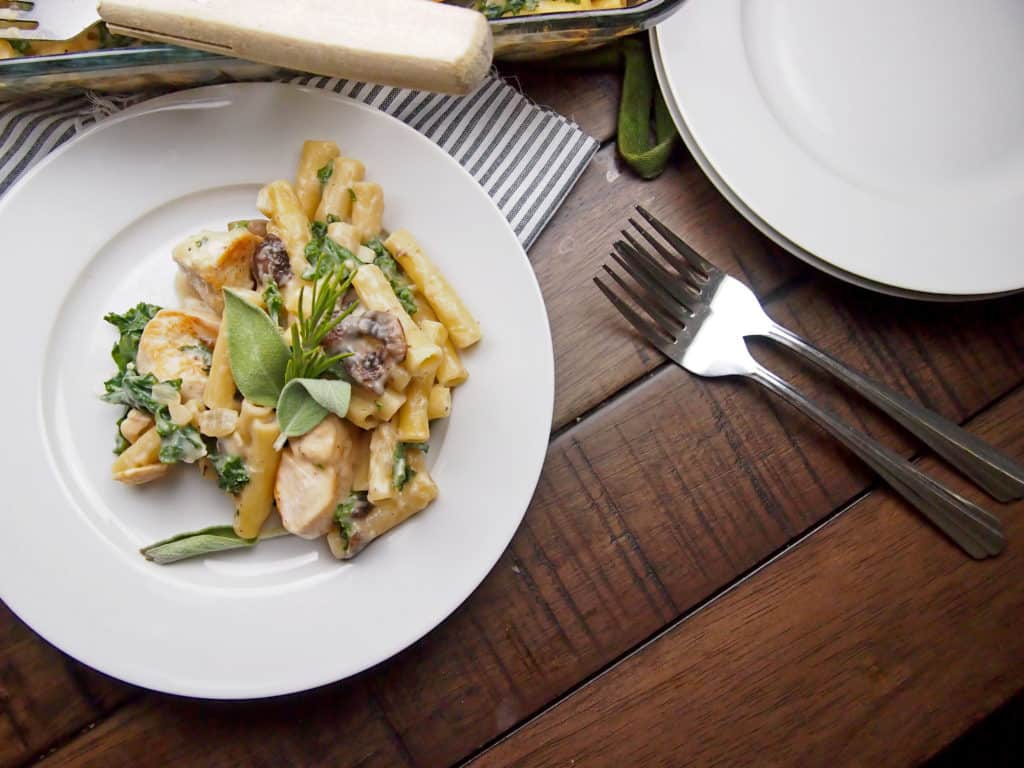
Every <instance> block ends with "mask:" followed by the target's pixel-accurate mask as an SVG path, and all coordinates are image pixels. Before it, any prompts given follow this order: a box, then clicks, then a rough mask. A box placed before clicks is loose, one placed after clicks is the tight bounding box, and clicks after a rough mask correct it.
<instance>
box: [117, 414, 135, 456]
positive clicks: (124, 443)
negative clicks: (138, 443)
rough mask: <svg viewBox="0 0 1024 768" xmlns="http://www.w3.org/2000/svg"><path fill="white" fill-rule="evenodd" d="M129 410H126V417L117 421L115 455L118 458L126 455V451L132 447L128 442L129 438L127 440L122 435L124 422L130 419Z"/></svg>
mask: <svg viewBox="0 0 1024 768" xmlns="http://www.w3.org/2000/svg"><path fill="white" fill-rule="evenodd" d="M128 410H129V409H128V408H125V410H124V415H123V416H122V417H121V418H120V419H118V420H117V427H116V428H115V430H114V431H115V435H114V453H115V454H116V455H118V456H120V455H121V454H122V453H124V452H125V449H127V448H128V446H129V445H131V443H129V442H128V440H127V438H125V436H124V435H122V434H121V424H123V423H124V420H125V419H126V418H128Z"/></svg>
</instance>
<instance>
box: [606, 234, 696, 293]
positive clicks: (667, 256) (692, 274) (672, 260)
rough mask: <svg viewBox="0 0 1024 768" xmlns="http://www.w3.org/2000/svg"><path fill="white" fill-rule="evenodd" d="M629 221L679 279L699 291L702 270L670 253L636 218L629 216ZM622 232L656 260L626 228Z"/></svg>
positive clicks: (639, 248) (638, 247)
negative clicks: (670, 266) (669, 265)
mask: <svg viewBox="0 0 1024 768" xmlns="http://www.w3.org/2000/svg"><path fill="white" fill-rule="evenodd" d="M629 223H630V224H632V225H633V227H634V228H635V229H636V231H637V232H639V233H640V234H641V235H643V237H644V240H646V241H647V242H648V243H649V244H650V245H651V246H652V247H653V248H654V249H655V250H656V251H657V252H658V254H659V255H660V256H661V258H663V259H664V260H665V261H667V262H668V263H669V264H671V265H672V267H673V268H674V269H675V271H676V272H677V273H678V274H679V277H680V278H681V279H683V280H685V281H686V282H687V283H689V284H690V285H691V286H692V287H693V290H694V291H696V292H697V293H700V287H701V284H702V283H703V281H704V279H705V278H704V274H703V273H702V272H700V271H698V270H696V269H694V267H693V265H692V264H690V263H689V262H688V261H686V260H685V259H681V258H679V256H677V255H676V254H674V253H672V252H671V251H669V250H668V249H667V248H666V247H665V246H664V245H662V244H661V243H659V242H658V241H657V240H656V239H655V238H654V235H652V234H651V233H650V232H648V231H647V230H646V229H644V228H643V227H642V226H640V224H638V223H637V221H636V219H634V218H632V217H630V219H629ZM622 234H623V235H624V236H625V238H626V239H627V240H629V242H630V244H632V246H633V247H634V248H636V249H637V250H638V251H641V252H642V253H644V254H646V255H647V256H649V257H650V258H651V260H652V261H657V259H655V258H654V256H652V255H651V254H650V252H649V251H648V250H647V249H646V248H644V247H643V246H642V245H640V243H639V242H638V241H637V239H636V238H635V237H633V235H632V234H630V233H629V231H628V230H625V229H624V230H622Z"/></svg>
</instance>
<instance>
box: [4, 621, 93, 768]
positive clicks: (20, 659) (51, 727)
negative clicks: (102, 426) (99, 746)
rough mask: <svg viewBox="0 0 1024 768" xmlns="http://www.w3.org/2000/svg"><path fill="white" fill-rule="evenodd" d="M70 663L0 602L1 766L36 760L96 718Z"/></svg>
mask: <svg viewBox="0 0 1024 768" xmlns="http://www.w3.org/2000/svg"><path fill="white" fill-rule="evenodd" d="M69 663H73V662H70V660H68V659H66V657H65V656H64V655H63V654H62V653H60V652H59V651H57V650H56V649H55V648H53V647H52V646H50V645H49V644H48V643H45V642H43V641H42V640H41V639H40V638H39V637H38V636H37V635H36V634H35V633H34V632H32V630H30V629H29V628H28V627H26V626H25V625H24V624H22V623H21V621H20V620H19V619H18V618H17V617H16V616H15V615H14V614H13V613H11V611H10V610H9V609H8V608H7V607H6V606H5V605H3V604H2V603H0V766H3V767H4V768H6V766H13V765H17V764H19V763H21V762H23V761H26V760H28V759H30V758H32V757H34V756H35V755H37V754H38V753H40V752H41V751H43V750H44V749H45V748H46V747H47V746H48V745H49V744H51V743H53V742H55V741H57V740H58V739H61V738H64V737H66V736H69V735H71V734H72V733H74V732H75V731H77V730H78V729H79V728H81V727H82V726H83V725H85V724H86V723H88V722H89V721H90V720H92V719H93V718H94V717H95V716H96V715H97V710H96V709H95V708H94V706H93V705H92V703H91V702H90V701H89V699H88V698H87V697H86V696H85V695H84V694H83V693H82V691H81V690H80V688H79V686H78V685H77V683H76V681H75V680H74V678H73V677H72V675H71V673H70V672H69V670H68V664H69Z"/></svg>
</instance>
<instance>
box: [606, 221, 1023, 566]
mask: <svg viewBox="0 0 1024 768" xmlns="http://www.w3.org/2000/svg"><path fill="white" fill-rule="evenodd" d="M638 210H640V211H641V215H644V217H645V218H647V219H648V221H650V222H651V225H652V226H654V227H655V229H657V230H658V232H659V234H662V235H663V236H664V235H665V232H664V231H662V230H666V231H667V228H665V227H664V225H660V222H659V223H658V225H655V223H654V221H656V220H654V218H653V217H652V216H650V214H647V212H646V211H643V210H642V209H639V208H638ZM630 223H632V225H633V226H634V227H635V228H636V230H637V231H638V232H639V233H640V234H641V236H642V237H643V238H644V240H646V241H647V242H648V243H651V244H652V247H654V248H655V250H657V252H658V253H659V254H660V255H661V256H663V257H665V259H666V261H667V262H668V264H671V265H672V266H673V267H675V268H676V270H678V271H673V270H670V269H669V267H668V266H667V264H666V263H665V261H659V260H658V259H657V258H656V257H654V256H653V255H652V254H651V253H650V252H649V251H648V250H647V249H646V248H644V247H643V246H641V245H640V244H639V242H638V241H637V240H636V239H635V238H633V237H632V236H631V235H628V234H627V241H628V242H619V243H616V244H615V245H616V251H617V252H616V253H613V254H612V259H613V260H614V261H615V263H616V264H617V265H618V266H619V267H620V268H621V269H622V271H623V272H625V273H626V274H627V275H629V276H630V277H631V278H632V280H633V282H630V281H627V280H625V279H623V278H622V277H620V275H619V274H618V273H617V272H616V271H614V270H613V269H611V268H610V267H609V266H607V265H605V267H604V270H605V272H606V273H607V275H608V277H609V278H611V280H612V281H614V283H615V284H616V285H617V286H618V288H619V289H621V291H622V293H624V294H625V295H627V296H628V297H629V298H630V299H632V300H633V301H634V302H635V303H636V305H637V307H638V308H640V310H641V311H642V313H643V314H641V313H640V312H637V311H636V310H634V309H633V307H631V306H630V305H629V304H628V303H627V302H626V301H624V300H623V299H622V298H621V297H620V296H619V295H618V294H617V293H616V292H615V291H614V290H612V288H610V287H609V286H608V285H606V284H605V283H604V282H602V281H601V280H600V279H598V278H596V277H595V278H594V282H595V283H597V286H598V288H600V289H601V291H602V292H603V293H604V294H605V296H607V297H608V299H609V301H611V302H612V304H613V305H614V306H615V308H616V309H618V310H619V312H620V313H622V315H623V316H624V317H625V318H626V319H627V320H628V321H629V322H630V324H632V325H633V327H634V328H636V330H637V331H639V332H640V334H641V335H642V336H643V337H644V338H646V339H647V340H648V341H649V342H650V343H651V344H653V345H654V346H655V347H656V348H657V349H658V350H659V351H661V352H662V354H664V355H665V356H666V357H668V358H669V359H670V360H672V361H673V362H675V363H677V364H678V365H680V366H681V367H683V368H685V369H686V370H688V371H690V372H691V373H695V374H697V375H698V376H707V377H717V376H743V377H746V378H748V379H752V380H754V381H756V382H757V383H758V384H761V385H762V386H764V387H765V388H767V389H769V390H770V391H772V392H774V393H775V394H776V395H778V396H780V397H781V398H782V399H784V400H786V401H787V402H788V403H790V404H791V405H793V406H794V407H795V408H797V409H798V410H799V411H801V412H802V413H804V414H805V415H806V416H808V417H809V418H810V419H811V420H813V421H814V422H815V423H817V424H818V425H819V426H821V427H822V428H823V429H825V430H826V431H828V432H829V433H831V434H832V435H833V436H834V437H835V438H836V439H838V440H839V441H840V442H841V443H843V444H844V445H845V446H846V447H847V448H849V449H850V450H851V451H852V452H853V453H854V454H856V455H857V456H858V457H860V458H861V460H863V461H864V463H865V464H867V465H868V466H869V467H871V468H872V469H873V470H874V471H875V472H877V473H878V475H879V476H881V477H882V478H883V479H884V480H885V481H886V482H887V483H888V484H889V485H890V486H891V487H892V488H893V489H894V490H895V491H896V492H897V493H899V494H900V495H901V496H903V498H904V499H906V500H907V501H908V502H909V503H910V504H911V505H913V506H914V507H915V508H916V509H917V510H918V511H919V512H921V513H922V514H923V515H924V516H925V518H927V519H928V520H929V521H930V522H931V523H932V524H933V525H935V526H936V527H937V528H939V529H940V530H941V531H942V532H943V533H945V534H946V535H947V536H948V537H949V538H950V539H952V540H953V541H955V542H956V543H957V544H958V545H959V546H960V547H961V548H962V549H963V550H964V551H965V552H967V553H968V554H969V555H970V556H971V557H974V558H977V559H979V560H980V559H984V558H987V557H993V556H995V555H997V554H999V553H1000V552H1001V551H1002V550H1003V548H1004V547H1005V545H1006V539H1005V537H1004V536H1003V531H1002V526H1001V524H1000V522H999V519H998V518H996V517H995V516H994V515H992V514H991V513H989V512H987V511H985V510H984V509H982V508H981V507H979V506H977V505H975V504H974V503H972V502H970V501H968V500H967V499H965V498H964V497H962V496H960V495H959V494H956V493H954V492H953V491H950V490H949V489H948V488H946V487H944V486H943V485H941V484H940V483H938V482H936V481H935V480H933V479H932V478H931V477H929V476H928V475H926V474H924V473H923V472H922V471H921V470H919V469H918V468H917V467H915V466H914V465H913V464H911V463H910V462H908V461H906V460H905V459H903V457H901V456H899V455H898V454H897V453H895V452H894V451H892V450H890V449H889V448H887V447H885V446H884V445H882V444H881V443H879V442H877V441H876V440H874V439H873V438H871V437H868V436H867V435H865V434H864V433H862V432H860V431H858V430H856V429H854V428H853V427H851V426H849V425H848V424H846V423H845V422H843V421H841V420H840V419H839V418H837V417H836V416H834V415H832V414H831V413H829V412H828V411H826V410H824V409H823V408H821V407H819V406H817V405H815V404H814V403H813V402H811V401H810V400H808V399H807V398H806V397H805V396H804V395H802V394H801V393H800V392H799V391H797V390H796V389H795V388H794V387H793V386H792V385H790V384H789V383H788V382H786V381H784V380H783V379H781V378H780V377H779V376H777V375H775V374H774V373H772V372H771V371H769V370H767V369H766V368H764V367H763V366H761V365H760V364H759V363H758V362H757V361H755V360H754V358H753V357H751V355H750V352H749V351H748V350H747V345H746V342H745V341H744V338H743V330H742V328H741V327H740V326H739V324H737V323H735V322H734V318H733V317H732V316H731V315H730V313H723V312H720V311H717V307H713V306H712V302H711V301H708V299H707V296H708V295H710V296H712V297H717V296H719V295H723V296H726V297H728V296H729V294H730V292H732V291H735V288H731V287H730V286H731V285H732V284H733V283H735V284H736V285H740V286H742V284H741V283H739V282H738V281H727V280H719V281H718V285H717V286H716V290H714V291H706V290H704V289H707V287H708V285H709V284H710V282H711V274H710V271H709V270H708V271H705V269H704V268H703V265H702V264H701V262H702V261H703V260H702V259H701V260H698V259H693V258H692V257H693V256H694V255H696V254H688V253H687V251H685V250H684V251H682V253H683V257H682V258H679V257H674V258H669V257H668V256H666V253H667V250H666V249H664V246H662V245H661V244H660V243H658V241H657V239H656V238H654V236H653V235H651V233H650V232H648V231H647V230H646V229H644V228H643V227H642V226H641V225H639V224H638V223H637V222H636V221H634V220H632V219H631V220H630ZM670 234H671V233H670ZM666 239H668V241H669V242H670V243H672V245H674V246H675V245H677V244H676V243H675V242H673V241H672V239H670V238H666ZM680 242H681V241H680ZM654 243H658V246H657V247H655V246H654V245H653V244H654ZM690 250H692V249H690ZM698 258H699V257H698ZM705 263H706V262H705ZM708 266H710V265H708ZM712 269H713V268H712ZM715 271H716V272H717V270H715ZM718 275H719V277H721V276H722V275H721V273H718ZM744 288H745V287H744ZM754 304H755V306H756V307H757V309H758V310H759V311H761V310H760V306H759V305H757V304H756V300H755V302H754ZM762 314H763V311H762Z"/></svg>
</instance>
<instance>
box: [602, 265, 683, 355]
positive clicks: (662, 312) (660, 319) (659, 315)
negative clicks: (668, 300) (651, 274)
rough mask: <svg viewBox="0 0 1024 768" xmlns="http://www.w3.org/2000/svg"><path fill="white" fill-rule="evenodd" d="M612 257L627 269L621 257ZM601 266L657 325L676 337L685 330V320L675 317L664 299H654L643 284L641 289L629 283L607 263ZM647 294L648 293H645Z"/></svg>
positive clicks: (627, 272)
mask: <svg viewBox="0 0 1024 768" xmlns="http://www.w3.org/2000/svg"><path fill="white" fill-rule="evenodd" d="M612 258H613V259H615V260H616V261H617V262H618V264H619V266H620V267H623V269H625V266H624V265H623V263H622V260H621V259H619V258H618V257H617V256H616V254H614V253H613V254H612ZM601 268H602V269H603V270H604V271H605V272H607V273H608V276H609V277H610V278H611V279H612V280H614V281H615V282H616V283H618V284H619V287H620V288H621V289H622V290H623V291H625V292H626V293H627V294H628V295H629V297H630V298H631V299H633V301H635V302H636V304H637V306H638V307H640V308H641V309H642V310H644V312H646V313H647V314H649V315H650V316H651V317H652V318H653V319H654V322H655V323H656V324H657V326H658V327H659V328H660V329H661V330H663V331H666V332H667V333H668V335H669V336H671V337H672V338H675V337H676V336H677V335H678V334H679V332H680V331H682V330H683V325H684V320H683V318H681V317H675V316H674V315H673V314H672V313H671V312H670V311H669V310H668V308H667V307H665V304H664V303H663V302H662V300H660V299H657V298H655V299H654V301H652V300H651V299H652V297H651V295H650V293H649V291H647V290H645V289H644V287H643V286H642V285H641V286H640V290H637V289H636V288H634V287H633V286H632V285H630V284H629V283H627V282H626V281H625V280H623V279H622V278H621V277H619V276H618V274H616V273H615V272H614V271H613V270H612V269H610V268H609V267H608V265H607V264H602V265H601ZM626 274H629V270H626ZM644 294H646V295H644Z"/></svg>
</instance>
